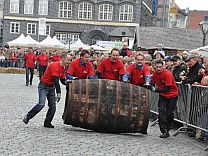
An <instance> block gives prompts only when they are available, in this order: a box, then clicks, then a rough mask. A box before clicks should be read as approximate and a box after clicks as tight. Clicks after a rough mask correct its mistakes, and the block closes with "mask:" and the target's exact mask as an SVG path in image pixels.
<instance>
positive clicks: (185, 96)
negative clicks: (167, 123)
mask: <svg viewBox="0 0 208 156" xmlns="http://www.w3.org/2000/svg"><path fill="white" fill-rule="evenodd" d="M177 87H178V91H179V96H178V102H177V106H176V109H175V112H174V114H175V118H174V120H175V121H177V122H180V123H182V124H183V127H181V128H179V129H178V130H177V133H179V132H181V131H186V130H187V128H188V119H189V118H188V116H189V114H188V113H189V107H188V106H189V103H190V98H191V86H190V85H189V84H186V85H182V84H181V83H177ZM158 99H159V94H158V93H155V92H153V93H152V103H151V112H152V113H154V114H157V115H158ZM157 122H158V119H157V120H156V121H154V122H153V124H152V125H151V126H154V125H155V124H156V123H157Z"/></svg>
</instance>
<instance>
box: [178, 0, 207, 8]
mask: <svg viewBox="0 0 208 156" xmlns="http://www.w3.org/2000/svg"><path fill="white" fill-rule="evenodd" d="M175 2H176V4H178V6H179V7H180V8H181V9H185V8H186V7H189V9H190V10H208V0H175Z"/></svg>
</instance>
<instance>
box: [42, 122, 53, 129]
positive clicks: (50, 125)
mask: <svg viewBox="0 0 208 156" xmlns="http://www.w3.org/2000/svg"><path fill="white" fill-rule="evenodd" d="M44 127H46V128H54V125H52V124H51V123H50V124H44Z"/></svg>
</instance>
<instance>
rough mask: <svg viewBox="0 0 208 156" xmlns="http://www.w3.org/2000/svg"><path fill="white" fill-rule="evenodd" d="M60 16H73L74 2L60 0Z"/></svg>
mask: <svg viewBox="0 0 208 156" xmlns="http://www.w3.org/2000/svg"><path fill="white" fill-rule="evenodd" d="M59 17H62V18H70V17H72V4H71V3H69V2H65V1H64V2H59Z"/></svg>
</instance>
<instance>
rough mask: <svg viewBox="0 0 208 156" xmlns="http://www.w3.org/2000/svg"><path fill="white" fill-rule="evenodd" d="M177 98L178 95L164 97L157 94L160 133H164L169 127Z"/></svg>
mask: <svg viewBox="0 0 208 156" xmlns="http://www.w3.org/2000/svg"><path fill="white" fill-rule="evenodd" d="M177 100H178V97H174V98H165V97H163V96H159V101H158V108H159V126H160V131H161V132H162V133H166V132H168V131H169V130H170V129H171V126H172V123H173V120H174V110H175V108H176V104H177Z"/></svg>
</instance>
